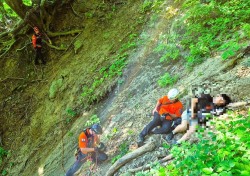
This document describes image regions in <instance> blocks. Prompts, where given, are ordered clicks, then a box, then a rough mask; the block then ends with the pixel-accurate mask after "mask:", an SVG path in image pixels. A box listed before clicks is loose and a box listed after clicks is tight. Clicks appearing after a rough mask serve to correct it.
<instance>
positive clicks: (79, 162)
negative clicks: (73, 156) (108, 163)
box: [65, 152, 108, 176]
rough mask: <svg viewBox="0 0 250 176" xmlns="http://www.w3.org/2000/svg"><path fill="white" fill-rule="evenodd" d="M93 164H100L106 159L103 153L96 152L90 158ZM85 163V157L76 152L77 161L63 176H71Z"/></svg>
mask: <svg viewBox="0 0 250 176" xmlns="http://www.w3.org/2000/svg"><path fill="white" fill-rule="evenodd" d="M91 159H92V160H93V162H95V161H97V163H100V162H102V161H105V160H107V159H108V156H107V155H106V154H105V153H104V152H96V153H94V154H93V155H92V156H91ZM86 161H87V155H85V154H83V153H82V152H78V155H77V160H76V161H75V163H74V164H73V165H72V166H71V167H70V168H69V170H68V171H67V172H66V174H65V176H73V175H74V173H75V172H77V171H78V170H79V169H80V167H81V166H82V165H83V164H84V163H85V162H86Z"/></svg>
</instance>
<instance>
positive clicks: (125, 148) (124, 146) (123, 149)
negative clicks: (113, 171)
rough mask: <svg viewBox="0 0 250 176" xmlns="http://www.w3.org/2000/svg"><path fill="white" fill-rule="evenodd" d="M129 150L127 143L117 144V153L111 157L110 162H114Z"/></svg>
mask: <svg viewBox="0 0 250 176" xmlns="http://www.w3.org/2000/svg"><path fill="white" fill-rule="evenodd" d="M128 151H129V147H128V144H127V143H126V142H124V143H122V144H121V145H120V146H119V154H118V155H116V156H115V157H113V158H112V160H111V163H112V164H114V163H115V162H116V161H117V160H118V159H120V158H121V157H123V156H124V155H126V154H127V153H128Z"/></svg>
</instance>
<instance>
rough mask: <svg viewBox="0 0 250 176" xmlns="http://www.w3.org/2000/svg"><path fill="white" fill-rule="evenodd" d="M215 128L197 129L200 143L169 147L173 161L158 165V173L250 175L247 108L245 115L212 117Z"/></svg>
mask: <svg viewBox="0 0 250 176" xmlns="http://www.w3.org/2000/svg"><path fill="white" fill-rule="evenodd" d="M213 125H214V126H215V127H216V129H217V132H208V134H207V135H206V136H205V135H204V133H203V132H202V130H201V132H200V133H198V138H199V143H197V144H193V145H191V144H190V143H188V142H185V143H183V144H182V145H181V146H180V147H178V146H175V147H173V148H172V149H171V153H172V154H173V155H174V158H175V160H174V162H172V163H171V164H169V165H167V166H166V167H161V168H160V169H158V173H159V175H164V174H165V175H171V176H175V175H176V176H177V175H197V176H198V175H212V176H216V175H220V176H230V175H242V176H247V175H250V167H249V165H250V152H249V151H250V137H249V134H248V131H249V129H250V111H249V115H248V116H247V117H244V116H241V115H238V116H232V119H231V120H230V121H222V120H215V123H214V124H213Z"/></svg>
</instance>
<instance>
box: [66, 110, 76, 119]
mask: <svg viewBox="0 0 250 176" xmlns="http://www.w3.org/2000/svg"><path fill="white" fill-rule="evenodd" d="M66 112H67V114H68V115H69V116H71V117H75V116H76V114H77V113H76V112H75V111H74V110H73V109H71V108H67V109H66Z"/></svg>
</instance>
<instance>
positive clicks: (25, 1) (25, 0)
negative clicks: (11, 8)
mask: <svg viewBox="0 0 250 176" xmlns="http://www.w3.org/2000/svg"><path fill="white" fill-rule="evenodd" d="M22 1H23V3H24V4H25V5H26V6H31V5H32V1H31V0H22Z"/></svg>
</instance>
